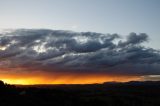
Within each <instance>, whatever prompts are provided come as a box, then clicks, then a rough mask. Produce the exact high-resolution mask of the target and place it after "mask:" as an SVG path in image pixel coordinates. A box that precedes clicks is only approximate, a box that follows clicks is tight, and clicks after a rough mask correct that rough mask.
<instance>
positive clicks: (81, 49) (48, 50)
mask: <svg viewBox="0 0 160 106" xmlns="http://www.w3.org/2000/svg"><path fill="white" fill-rule="evenodd" d="M120 38H121V37H120V35H118V34H102V33H95V32H72V31H64V30H43V29H41V30H34V29H18V30H14V31H11V32H7V33H2V34H1V35H0V67H3V68H17V67H23V68H24V69H26V70H44V71H55V70H56V71H71V72H72V71H74V72H77V73H78V72H104V73H107V74H122V75H124V74H126V75H129V74H130V75H150V74H160V70H159V69H160V53H159V51H158V50H155V49H152V48H146V47H144V46H141V43H143V42H146V41H148V35H147V34H145V33H140V34H136V33H130V34H129V35H128V36H127V38H126V40H121V39H120ZM115 40H119V42H118V44H116V43H114V42H115Z"/></svg>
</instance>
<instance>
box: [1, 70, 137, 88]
mask: <svg viewBox="0 0 160 106" xmlns="http://www.w3.org/2000/svg"><path fill="white" fill-rule="evenodd" d="M138 79H139V77H136V76H134V77H133V76H132V77H131V76H117V75H114V76H113V75H106V74H86V73H83V74H75V73H46V72H27V73H19V72H17V73H15V72H3V73H2V72H1V73H0V80H3V81H4V82H6V83H9V84H23V85H30V84H92V83H103V82H107V81H119V82H127V81H131V80H138Z"/></svg>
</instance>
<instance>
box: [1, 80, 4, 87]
mask: <svg viewBox="0 0 160 106" xmlns="http://www.w3.org/2000/svg"><path fill="white" fill-rule="evenodd" d="M0 88H5V84H4V82H3V81H1V80H0Z"/></svg>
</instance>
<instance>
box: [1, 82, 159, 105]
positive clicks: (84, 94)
mask: <svg viewBox="0 0 160 106" xmlns="http://www.w3.org/2000/svg"><path fill="white" fill-rule="evenodd" d="M39 105H42V106H160V82H128V83H113V82H112V83H111V82H110V83H104V84H92V85H32V86H20V85H19V86H18V85H17V86H11V85H7V84H4V83H3V82H2V81H0V106H39Z"/></svg>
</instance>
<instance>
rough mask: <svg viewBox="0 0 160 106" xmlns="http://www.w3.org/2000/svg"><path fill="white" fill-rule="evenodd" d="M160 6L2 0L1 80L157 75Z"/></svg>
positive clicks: (127, 1)
mask: <svg viewBox="0 0 160 106" xmlns="http://www.w3.org/2000/svg"><path fill="white" fill-rule="evenodd" d="M159 11H160V1H159V0H0V29H1V34H0V59H1V60H0V73H1V74H0V79H3V80H5V81H6V82H9V83H20V84H23V83H25V84H32V83H46V82H47V83H99V82H104V81H129V80H147V79H150V80H157V79H158V80H159V79H160V78H159V74H160V70H159V69H160V54H159V50H160V47H159V45H160V42H159V39H160V36H159V35H160V31H159V28H160V12H159ZM4 29H5V30H4ZM6 29H7V30H6ZM57 76H59V77H57ZM82 76H83V77H82ZM33 80H34V81H33Z"/></svg>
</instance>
